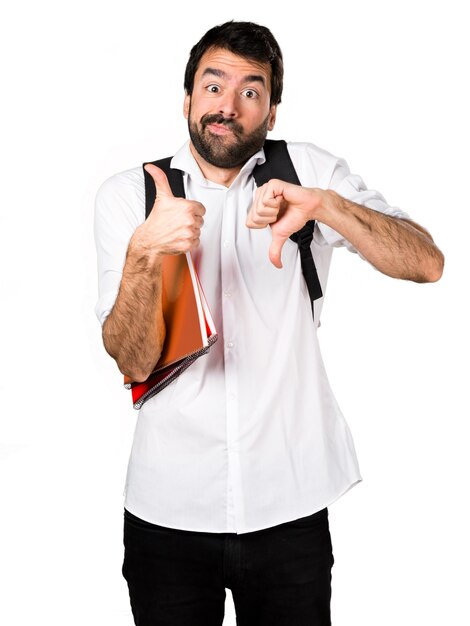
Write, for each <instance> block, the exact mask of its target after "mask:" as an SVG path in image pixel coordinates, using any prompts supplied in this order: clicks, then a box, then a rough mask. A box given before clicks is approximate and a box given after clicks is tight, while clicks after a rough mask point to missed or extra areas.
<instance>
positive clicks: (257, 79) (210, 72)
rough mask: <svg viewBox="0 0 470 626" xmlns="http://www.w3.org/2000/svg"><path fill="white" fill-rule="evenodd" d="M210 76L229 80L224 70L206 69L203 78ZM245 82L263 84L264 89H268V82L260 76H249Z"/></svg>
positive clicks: (245, 77)
mask: <svg viewBox="0 0 470 626" xmlns="http://www.w3.org/2000/svg"><path fill="white" fill-rule="evenodd" d="M209 75H212V76H217V77H218V78H227V73H226V72H224V71H223V70H218V69H217V68H215V67H206V69H205V70H204V71H203V73H202V76H201V78H204V76H209ZM243 82H244V83H253V82H258V83H261V84H262V85H263V87H266V81H265V80H264V76H261V75H260V74H248V76H244V77H243Z"/></svg>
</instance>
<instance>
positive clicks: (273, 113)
mask: <svg viewBox="0 0 470 626" xmlns="http://www.w3.org/2000/svg"><path fill="white" fill-rule="evenodd" d="M276 113H277V104H273V105H272V106H271V108H270V110H269V123H268V130H272V129H273V128H274V124H275V123H276Z"/></svg>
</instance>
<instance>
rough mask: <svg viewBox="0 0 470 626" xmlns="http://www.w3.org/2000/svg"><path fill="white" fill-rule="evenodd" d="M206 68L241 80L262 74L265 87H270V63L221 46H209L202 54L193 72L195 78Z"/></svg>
mask: <svg viewBox="0 0 470 626" xmlns="http://www.w3.org/2000/svg"><path fill="white" fill-rule="evenodd" d="M208 68H213V69H217V70H221V71H222V72H224V74H225V75H226V76H227V78H228V79H230V80H242V79H243V78H245V77H247V76H262V77H263V78H264V80H265V83H266V88H267V89H268V91H270V87H271V65H270V64H269V63H261V62H259V61H255V60H254V59H247V58H245V57H241V56H239V55H238V54H234V53H233V52H230V51H229V50H224V49H223V48H210V49H209V50H206V52H205V53H204V54H203V55H202V57H201V60H200V61H199V65H198V68H197V71H196V74H195V77H194V78H195V80H198V79H199V80H200V79H201V78H202V75H203V73H204V72H205V70H207V69H208Z"/></svg>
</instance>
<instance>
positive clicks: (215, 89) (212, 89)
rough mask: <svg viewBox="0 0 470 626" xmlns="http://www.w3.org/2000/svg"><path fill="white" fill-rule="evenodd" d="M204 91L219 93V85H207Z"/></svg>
mask: <svg viewBox="0 0 470 626" xmlns="http://www.w3.org/2000/svg"><path fill="white" fill-rule="evenodd" d="M206 89H207V91H209V92H210V93H219V91H220V87H219V85H216V84H214V83H213V84H212V85H207V87H206Z"/></svg>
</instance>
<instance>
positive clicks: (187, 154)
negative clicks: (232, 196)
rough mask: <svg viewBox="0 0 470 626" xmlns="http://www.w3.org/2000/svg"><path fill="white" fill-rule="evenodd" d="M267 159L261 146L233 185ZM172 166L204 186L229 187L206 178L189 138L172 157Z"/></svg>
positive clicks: (244, 166)
mask: <svg viewBox="0 0 470 626" xmlns="http://www.w3.org/2000/svg"><path fill="white" fill-rule="evenodd" d="M265 161H266V156H265V154H264V149H263V148H261V149H260V150H258V152H256V153H255V154H253V156H251V157H250V158H249V159H248V161H247V162H246V163H245V164H244V165H243V167H242V168H241V170H240V171H239V173H238V175H237V177H236V178H235V180H234V181H233V183H232V185H233V184H234V183H235V182H236V181H238V180H239V179H240V178H242V177H243V178H245V177H246V178H247V177H248V176H249V175H250V174H251V172H252V171H253V169H254V167H255V166H256V165H258V164H260V165H261V163H264V162H265ZM170 167H171V168H172V169H178V170H182V171H183V172H185V173H186V174H188V175H189V177H190V178H191V179H194V180H195V181H197V183H198V184H200V185H202V186H203V187H220V188H223V189H227V187H224V186H223V185H219V184H217V183H214V182H212V181H210V180H207V179H206V178H204V176H203V174H202V172H201V169H200V167H199V165H198V164H197V161H196V159H195V158H194V157H193V154H192V152H191V150H190V148H189V139H188V140H187V141H186V143H185V144H184V145H183V146H182V147H181V148H180V149H179V150H178V152H177V153H176V154H175V156H174V157H173V158H172V159H171V163H170ZM232 185H231V186H232Z"/></svg>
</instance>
